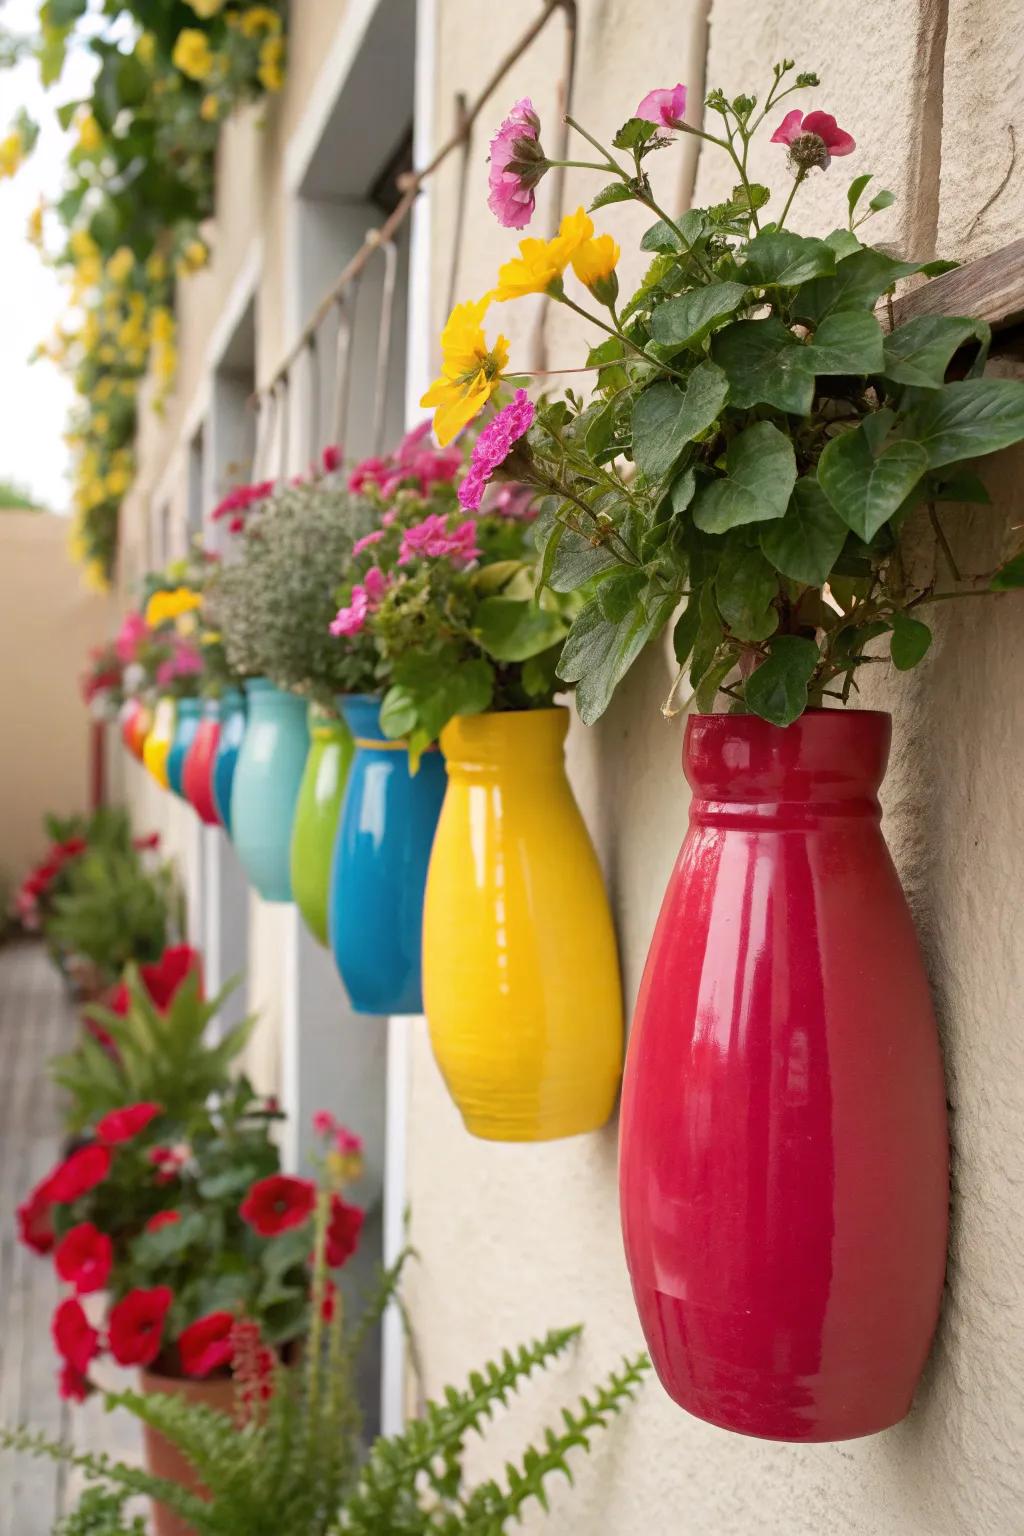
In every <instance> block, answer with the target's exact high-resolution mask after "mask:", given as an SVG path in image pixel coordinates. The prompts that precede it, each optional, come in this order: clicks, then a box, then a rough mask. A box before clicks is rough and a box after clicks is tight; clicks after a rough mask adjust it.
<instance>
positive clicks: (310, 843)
mask: <svg viewBox="0 0 1024 1536" xmlns="http://www.w3.org/2000/svg"><path fill="white" fill-rule="evenodd" d="M354 751H355V747H354V745H353V742H352V732H351V731H350V730H349V728H348V726H347V725H346V724H345V722H344V720H342V719H340V718H339V716H337V715H333V714H328V713H327V711H326V710H323V709H321V708H320V706H319V705H316V704H311V705H310V708H309V756H308V757H307V759H306V771H305V773H304V774H303V776H302V784H301V786H300V789H299V798H298V802H297V804H296V807H295V820H294V822H293V824H292V853H291V874H292V896H293V897H294V900H295V905H296V906H297V907H298V909H299V911H300V912H301V913H302V917H303V920H304V922H305V924H306V927H307V928H308V929H309V931H310V933H311V934H312V935H313V937H314V938H315V939H316V940H317V942H318V943H319V944H324V945H326V943H327V905H328V892H329V890H330V884H331V855H332V853H333V850H334V839H335V835H336V833H337V830H338V816H339V814H340V812H341V802H342V798H343V797H344V794H345V784H346V781H347V780H348V770H349V764H350V763H351V761H352V754H353V752H354Z"/></svg>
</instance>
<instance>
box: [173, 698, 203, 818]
mask: <svg viewBox="0 0 1024 1536" xmlns="http://www.w3.org/2000/svg"><path fill="white" fill-rule="evenodd" d="M202 708H203V706H202V701H201V700H200V699H179V700H178V723H177V725H176V726H175V730H174V740H173V741H172V743H171V750H170V751H169V752H168V754H167V783H168V786H169V788H171V789H173V790H174V793H175V794H176V795H177V796H178V798H179V800H184V798H185V786H184V775H185V759H186V757H187V756H188V752H189V748H190V747H191V745H192V743H193V742H194V741H195V739H196V732H197V731H198V729H199V717H200V715H201V713H202Z"/></svg>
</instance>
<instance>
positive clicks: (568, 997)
mask: <svg viewBox="0 0 1024 1536" xmlns="http://www.w3.org/2000/svg"><path fill="white" fill-rule="evenodd" d="M246 706H247V707H246V708H245V709H243V708H242V707H241V701H240V699H238V698H237V696H236V698H234V699H231V698H230V697H228V696H226V697H225V699H223V700H220V701H211V702H210V703H208V704H206V705H201V704H200V703H199V702H198V701H196V700H182V701H180V702H179V704H178V705H177V707H176V706H175V703H174V701H173V700H170V699H162V700H160V701H159V702H158V704H157V706H156V711H155V716H154V723H153V727H152V729H151V731H150V733H149V735H148V736H147V738H146V742H145V746H144V748H143V755H144V761H145V763H146V766H147V767H148V768H149V770H150V772H151V773H152V774H153V776H154V777H155V778H156V779H157V780H158V782H161V783H164V784H167V785H169V787H171V788H172V789H176V790H177V792H178V793H179V794H182V795H183V796H184V797H185V798H187V799H188V800H189V801H190V803H191V804H192V805H193V806H195V808H196V810H197V811H198V812H199V814H200V816H201V817H202V818H203V820H205V821H212V820H213V819H214V818H216V819H217V820H219V821H220V822H221V823H222V825H223V826H224V827H225V829H226V830H227V831H228V833H229V835H230V836H231V837H232V840H233V842H234V844H235V848H236V851H237V853H238V856H239V859H240V860H241V862H242V865H243V867H244V868H245V870H246V873H247V874H248V876H249V878H250V880H251V881H252V883H253V885H254V886H255V888H256V889H257V891H258V892H259V893H260V895H261V896H262V897H263V898H264V899H265V900H268V901H293V900H294V901H295V902H296V903H297V904H298V906H299V909H300V911H301V913H302V916H303V919H304V920H305V922H306V924H307V926H308V927H309V929H310V931H311V932H312V933H313V934H314V936H315V937H316V938H317V939H318V940H319V941H320V942H321V943H327V944H329V945H330V948H331V951H332V954H333V956H334V959H335V963H336V965H337V968H338V971H339V974H340V976H341V979H342V981H343V983H344V985H345V988H346V991H347V993H348V995H349V999H350V1001H351V1004H352V1007H353V1008H354V1009H355V1010H356V1011H357V1012H359V1013H368V1014H374V1015H387V1014H411V1013H420V1012H422V1011H425V1012H426V1014H427V1019H428V1022H429V1026H430V1035H431V1041H432V1043H433V1048H434V1052H435V1055H436V1057H437V1060H438V1063H439V1065H440V1068H441V1071H442V1073H443V1075H444V1078H445V1081H446V1083H447V1084H448V1088H449V1090H450V1092H451V1094H452V1097H453V1099H454V1100H455V1102H456V1104H457V1105H458V1107H459V1109H460V1111H461V1113H462V1116H463V1119H464V1121H465V1123H466V1126H467V1128H468V1129H469V1130H470V1131H471V1132H472V1133H473V1134H474V1135H477V1136H481V1137H485V1138H488V1139H492V1140H501V1141H542V1140H548V1139H551V1138H555V1137H562V1136H572V1135H577V1134H579V1133H581V1132H585V1131H590V1130H594V1129H596V1128H597V1127H599V1126H601V1125H603V1124H604V1123H605V1121H606V1120H607V1119H608V1118H609V1116H610V1115H611V1113H612V1110H613V1108H614V1105H615V1098H616V1094H617V1091H618V1083H619V1077H620V1073H621V1064H622V1007H621V986H620V978H619V967H618V956H617V951H616V945H615V936H614V932H613V929H612V922H611V916H610V912H609V909H608V903H607V899H606V896H605V892H604V886H603V881H602V877H601V872H600V868H599V866H598V863H597V859H596V856H595V854H594V850H593V847H592V846H591V843H590V839H589V837H588V835H587V831H586V828H585V826H584V824H583V820H582V817H581V816H580V813H579V810H578V808H577V806H576V802H575V800H574V799H573V796H572V792H571V790H570V788H569V783H568V780H567V778H566V775H565V765H564V741H565V735H566V730H567V723H568V714H567V711H565V710H564V709H545V710H533V711H523V712H511V713H494V714H485V715H479V716H472V717H459V718H457V719H455V720H453V721H452V722H451V724H450V725H449V726H447V727H446V729H445V730H444V731H443V732H442V737H441V742H440V746H439V747H434V748H431V749H430V750H429V751H427V752H425V753H424V754H423V757H422V759H421V761H420V764H419V768H418V770H417V772H416V773H415V774H413V773H411V772H410V770H409V759H408V753H407V750H406V747H405V744H404V743H403V742H395V741H389V740H387V739H386V738H385V736H384V734H383V732H382V731H381V728H380V718H379V716H380V701H379V700H378V699H376V698H373V697H370V696H350V697H344V698H340V699H339V700H338V706H339V710H340V717H337V716H330V715H327V714H326V713H324V712H322V711H320V710H319V709H317V708H316V707H315V706H314V707H312V708H310V707H309V706H308V705H307V703H306V702H305V701H304V700H302V699H300V698H299V697H298V696H296V695H294V694H290V693H286V692H283V691H282V690H280V689H278V688H276V687H274V685H273V684H271V683H270V682H268V681H267V680H265V679H254V680H251V681H249V682H248V683H247V684H246ZM126 729H127V727H126ZM126 739H127V737H126ZM225 781H226V782H225ZM232 781H233V782H232Z"/></svg>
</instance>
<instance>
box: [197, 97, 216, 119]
mask: <svg viewBox="0 0 1024 1536" xmlns="http://www.w3.org/2000/svg"><path fill="white" fill-rule="evenodd" d="M199 116H200V117H201V118H202V119H203V122H204V123H215V122H216V121H217V118H218V117H219V116H220V102H219V101H218V100H217V97H216V96H215V95H214V94H213V92H212V91H211V92H210V94H209V95H208V96H204V97H203V100H202V105H201V106H200V108H199Z"/></svg>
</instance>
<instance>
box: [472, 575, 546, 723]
mask: <svg viewBox="0 0 1024 1536" xmlns="http://www.w3.org/2000/svg"><path fill="white" fill-rule="evenodd" d="M473 630H474V634H475V635H476V638H477V639H478V640H479V642H480V645H481V646H482V647H483V649H484V650H485V651H486V652H487V654H488V655H489V656H493V657H494V659H495V661H525V660H526V659H527V657H528V656H536V655H538V654H539V652H541V651H546V650H547V648H548V646H550V645H555V644H556V643H557V642H558V641H559V640H561V638H562V636H563V635H564V634H565V624H564V623H563V621H562V619H561V617H560V616H559V615H558V614H557V613H551V612H549V611H548V610H547V609H546V608H541V607H540V606H538V604H537V603H536V602H534V601H533V600H532V599H529V600H527V601H526V602H519V601H517V600H516V599H515V598H510V597H485V598H484V600H483V602H482V603H479V604H478V605H477V610H476V617H475V620H474V624H473ZM459 713H462V711H459Z"/></svg>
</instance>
